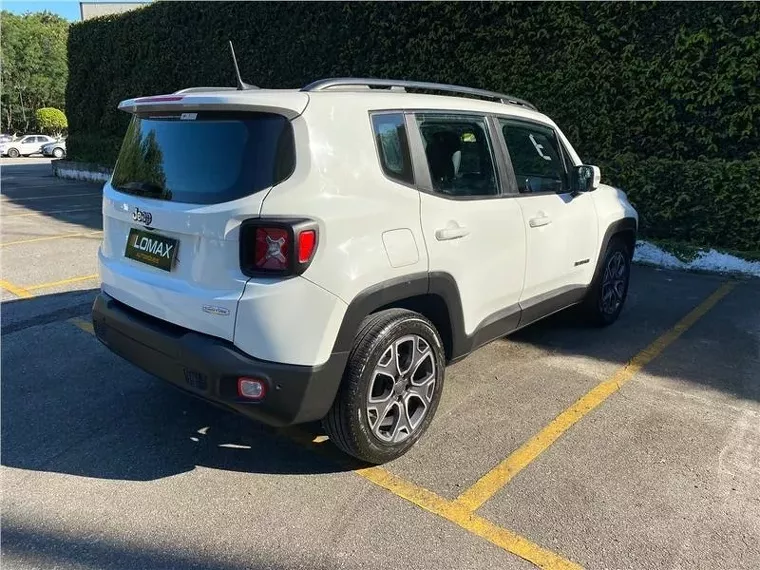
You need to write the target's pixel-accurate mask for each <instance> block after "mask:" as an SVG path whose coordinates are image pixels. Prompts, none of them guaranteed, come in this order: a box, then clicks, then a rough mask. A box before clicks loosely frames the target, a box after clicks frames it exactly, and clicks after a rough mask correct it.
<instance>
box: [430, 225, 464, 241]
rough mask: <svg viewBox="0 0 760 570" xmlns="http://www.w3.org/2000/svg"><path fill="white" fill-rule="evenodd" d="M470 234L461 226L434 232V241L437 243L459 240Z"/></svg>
mask: <svg viewBox="0 0 760 570" xmlns="http://www.w3.org/2000/svg"><path fill="white" fill-rule="evenodd" d="M469 234H470V230H468V229H467V228H465V227H463V226H457V227H453V228H442V229H440V230H436V232H435V239H437V240H438V241H446V240H449V239H459V238H463V237H464V236H466V235H469Z"/></svg>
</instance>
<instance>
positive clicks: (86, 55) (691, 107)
mask: <svg viewBox="0 0 760 570" xmlns="http://www.w3.org/2000/svg"><path fill="white" fill-rule="evenodd" d="M228 39H231V40H232V41H233V42H234V44H235V50H236V52H237V56H238V61H239V63H240V68H241V72H242V75H243V79H244V80H245V81H246V82H248V83H253V84H255V85H259V86H265V87H300V86H303V85H305V84H307V83H309V82H311V81H313V80H315V79H318V78H322V77H336V76H366V77H392V78H398V79H420V80H426V81H440V82H447V83H458V84H462V85H470V86H474V87H483V88H488V89H493V90H496V91H503V92H506V93H510V94H513V95H514V96H517V97H522V98H524V99H528V100H529V101H531V102H533V103H534V104H535V105H536V106H537V107H538V108H539V109H540V110H541V111H543V112H545V113H547V114H548V115H549V116H551V117H552V118H553V119H554V120H555V121H556V122H557V124H558V125H559V126H560V127H561V128H562V129H563V131H564V132H565V134H566V135H567V136H568V138H569V139H570V140H571V141H572V142H573V145H574V146H575V148H576V149H577V150H578V152H579V154H580V155H581V156H582V157H583V159H584V161H585V162H588V163H591V164H599V165H601V166H603V167H604V166H607V167H608V168H607V169H606V170H604V171H603V178H604V179H606V181H609V182H611V183H613V184H618V185H620V186H621V187H625V189H626V191H628V192H629V195H630V197H631V199H632V201H634V202H636V204H637V206H638V207H639V209H640V212H641V214H642V219H643V220H642V221H643V226H642V230H643V232H644V234H645V235H647V234H648V235H652V236H654V235H657V236H663V237H673V238H679V239H680V238H683V239H690V240H699V241H700V242H701V243H703V244H710V245H713V244H714V245H717V244H719V243H720V244H722V245H724V246H727V247H733V248H737V249H745V248H751V249H755V250H757V249H760V216H759V215H758V210H757V207H756V205H757V203H758V200H760V179H759V178H758V169H757V162H756V161H757V160H758V159H760V89H759V88H758V85H760V3H738V2H726V3H718V2H716V3H705V2H699V3H687V2H677V3H676V2H673V3H661V4H651V3H638V2H637V3H606V2H599V3H564V2H563V3H548V2H547V3H540V4H539V3H529V2H520V3H505V2H493V3H474V2H465V3H453V2H445V3H427V2H425V3H422V2H403V3H394V2H373V3H364V2H362V3H338V2H326V3H317V2H302V3H301V2H299V3H295V2H283V3H276V2H272V3H270V2H234V3H220V2H209V3H200V2H199V3H194V2H183V3H181V4H180V3H176V2H156V3H154V4H152V5H150V6H148V7H147V8H143V9H139V10H136V11H133V12H128V13H126V14H122V15H118V16H110V17H106V18H99V19H96V20H90V21H86V22H82V23H79V24H75V25H73V26H72V28H71V32H70V37H69V84H68V89H67V93H66V101H67V115H68V118H69V139H68V147H69V156H71V157H72V158H74V159H78V160H84V161H88V162H99V163H102V164H107V165H110V164H113V162H114V160H115V157H116V154H117V152H118V148H119V141H120V139H121V136H122V135H123V133H124V131H125V129H126V124H127V121H128V116H127V115H126V114H124V113H122V112H120V111H118V110H117V109H116V106H117V105H118V103H119V101H121V100H123V99H126V98H130V97H134V96H140V95H153V94H159V93H168V92H172V91H175V90H177V89H181V88H183V87H189V86H199V85H230V86H232V85H234V84H235V79H234V72H233V68H232V63H231V59H230V55H229V52H228V47H227V40H228ZM632 157H633V158H632ZM745 162H746V164H744V163H745ZM653 172H657V173H658V175H657V176H655V175H654V174H652V173H653ZM676 173H680V174H681V175H683V176H684V178H683V179H682V180H679V178H678V176H677V175H676ZM743 176H747V177H750V178H741V177H743ZM753 176H754V178H752V177H753ZM700 178H701V180H702V182H703V186H699V185H698V184H696V182H695V181H696V180H698V179H700ZM740 178H741V180H740ZM737 181H738V182H739V183H737ZM674 195H675V196H676V198H674V199H672V200H671V197H672V196H674ZM665 196H668V199H667V202H668V204H671V203H672V206H673V208H674V209H673V210H672V211H671V210H669V211H663V210H661V205H662V204H663V199H664V197H665ZM704 197H708V198H709V204H710V206H709V208H708V206H707V202H705V203H703V204H702V206H703V207H704V208H705V209H706V210H705V211H706V212H709V211H710V210H712V212H713V214H715V215H719V213H720V212H723V211H724V210H725V211H726V212H744V214H743V215H744V216H745V217H744V220H746V223H745V224H744V226H746V227H747V228H748V229H745V230H741V229H737V230H735V231H734V230H732V231H731V232H725V231H724V230H725V227H724V225H721V223H717V222H716V223H714V224H713V223H710V224H706V225H705V224H703V222H704V219H703V218H700V217H697V218H694V219H692V216H697V214H698V210H699V207H700V205H699V204H695V203H694V201H699V200H702V199H703V198H704ZM747 203H752V204H755V207H754V209H752V208H749V207H747V206H746V205H747ZM685 205H686V206H688V207H687V210H688V212H690V213H689V214H688V215H686V214H683V213H682V212H681V208H682V207H686V206H685ZM716 208H717V210H715V209H716ZM705 215H707V214H705ZM720 215H722V214H720ZM732 215H733V214H727V215H726V216H725V220H726V223H728V221H729V220H731V218H732ZM747 215H749V216H755V217H754V218H749V219H748V218H747V217H746V216H747ZM734 223H735V225H741V224H738V223H737V222H736V219H734ZM711 228H714V229H711Z"/></svg>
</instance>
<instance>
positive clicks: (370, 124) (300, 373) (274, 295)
mask: <svg viewBox="0 0 760 570" xmlns="http://www.w3.org/2000/svg"><path fill="white" fill-rule="evenodd" d="M411 90H418V91H419V90H427V91H438V92H442V93H447V94H448V95H445V96H442V95H429V94H421V93H412V92H410V91H411ZM459 95H467V96H468V97H466V98H465V97H461V96H459ZM119 108H120V109H122V110H124V111H126V112H128V113H131V114H132V115H133V117H132V121H131V123H130V125H129V127H128V129H127V133H126V136H125V139H124V143H123V146H122V149H121V153H120V155H119V158H118V162H117V164H116V167H115V170H114V173H113V176H112V178H111V180H110V181H109V182H108V183H106V184H105V186H104V197H103V215H104V219H103V224H104V226H103V229H104V239H103V242H102V245H101V248H100V251H99V268H100V276H101V280H102V290H101V293H100V294H99V295H98V297H97V299H96V301H95V303H94V306H93V314H92V317H93V324H94V329H95V332H96V335H97V337H98V338H99V339H100V340H101V341H102V342H103V343H104V344H105V345H106V346H108V347H109V348H110V349H111V350H112V351H114V352H115V353H117V354H119V355H121V356H123V357H124V358H126V359H127V360H129V361H131V362H133V363H134V364H136V365H137V366H139V367H141V368H143V369H145V370H147V371H148V372H151V373H153V374H155V375H156V376H159V377H161V378H163V379H165V380H167V381H168V382H170V383H171V384H173V385H175V386H177V387H179V388H182V389H183V390H185V391H187V392H190V393H192V394H195V395H197V396H200V397H202V398H205V399H207V400H210V401H212V402H215V403H217V404H221V405H223V406H225V407H227V408H229V409H232V410H236V411H237V412H240V413H242V414H245V415H247V416H249V417H251V418H255V419H257V420H260V421H263V422H266V423H269V424H273V425H287V424H294V423H301V422H309V421H313V420H320V419H321V420H323V425H324V427H325V429H326V431H327V433H328V434H329V437H330V438H331V439H332V441H334V442H335V444H336V445H337V446H338V447H340V448H341V449H343V450H344V451H346V452H347V453H349V454H352V455H354V456H356V457H358V458H360V459H362V460H365V461H367V462H371V463H382V462H385V461H388V460H391V459H393V458H396V457H398V456H400V455H401V454H403V453H404V452H406V451H407V450H408V449H409V448H410V447H411V446H412V445H413V444H414V443H415V441H417V440H418V438H419V437H420V436H421V435H422V434H423V433H424V432H425V430H426V429H427V427H428V425H429V424H430V422H431V420H432V419H433V415H434V413H435V410H436V408H437V407H438V404H439V401H440V398H441V393H442V387H443V381H444V368H445V366H446V365H447V364H448V363H450V362H453V361H457V360H459V359H461V358H464V357H465V356H467V355H468V354H469V353H471V352H472V351H474V350H476V349H477V348H478V347H480V346H482V345H484V344H486V343H488V342H490V341H492V340H494V339H497V338H500V337H503V336H504V335H507V334H509V333H511V332H513V331H515V330H517V329H519V328H522V327H524V326H526V325H529V324H530V323H533V322H535V321H537V320H538V319H541V318H543V317H545V316H547V315H550V314H552V313H555V312H557V311H559V310H562V309H565V308H567V307H571V306H574V305H577V306H578V307H579V308H580V309H582V314H584V315H585V317H586V318H587V319H589V320H590V321H592V322H594V323H597V324H599V325H608V324H610V323H612V322H613V321H615V320H616V319H617V318H618V315H619V314H620V312H621V310H622V308H623V304H624V302H625V299H626V295H627V291H628V278H629V270H630V263H631V255H632V253H633V248H634V243H635V239H636V231H637V225H638V216H637V213H636V211H635V210H634V208H633V207H632V206H631V204H630V203H629V202H628V200H627V198H626V195H625V194H624V193H623V192H622V191H621V190H619V189H616V188H614V187H611V186H609V185H606V184H603V183H602V182H601V181H600V172H599V169H598V168H597V167H595V166H589V165H584V164H583V163H582V161H581V159H580V157H579V156H578V154H577V153H576V151H575V150H574V149H573V146H572V144H571V143H570V141H568V140H567V138H566V137H565V135H564V134H563V133H562V131H561V130H560V129H559V128H558V127H557V125H556V124H555V123H554V122H553V121H552V120H551V119H550V118H549V117H547V116H546V115H544V114H542V113H540V112H539V111H537V110H536V109H535V108H534V107H533V106H532V105H531V104H529V103H527V102H525V101H521V100H519V99H515V98H513V97H510V96H508V95H503V94H499V93H493V92H489V91H481V90H475V89H470V88H466V87H458V86H451V85H440V84H428V83H418V82H408V81H386V80H371V79H328V80H321V81H318V82H316V83H314V84H311V85H309V86H307V87H304V88H303V89H300V90H284V91H283V90H266V89H240V90H237V91H235V90H226V89H224V88H195V89H188V90H183V91H179V92H177V93H174V94H171V95H162V96H156V97H143V98H137V99H130V100H127V101H124V102H122V103H121V104H120V106H119Z"/></svg>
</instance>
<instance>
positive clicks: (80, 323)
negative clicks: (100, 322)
mask: <svg viewBox="0 0 760 570" xmlns="http://www.w3.org/2000/svg"><path fill="white" fill-rule="evenodd" d="M69 322H70V323H71V324H72V325H74V326H76V327H79V328H80V329H82V330H83V331H84V332H86V333H90V334H91V335H94V334H95V330H94V329H93V328H92V323H91V322H90V321H86V320H84V319H82V318H80V317H74V318H72V319H69Z"/></svg>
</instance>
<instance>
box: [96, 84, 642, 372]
mask: <svg viewBox="0 0 760 570" xmlns="http://www.w3.org/2000/svg"><path fill="white" fill-rule="evenodd" d="M180 95H181V96H168V97H164V98H161V97H157V98H142V99H141V98H137V99H131V100H128V101H125V102H123V103H122V104H121V105H120V108H121V109H123V110H125V111H127V112H136V111H138V110H146V109H150V110H152V111H155V112H159V113H160V112H161V111H166V110H179V111H182V112H187V113H193V112H198V111H202V110H237V111H242V110H245V111H269V112H277V113H280V114H283V115H285V116H286V117H287V118H288V119H290V120H291V121H292V125H293V129H294V136H295V144H296V156H297V158H296V166H295V171H294V172H293V174H292V175H291V176H290V177H289V178H287V179H286V180H284V181H282V182H281V183H279V184H277V185H276V186H275V187H273V188H271V189H269V190H268V191H262V192H259V193H256V194H254V195H251V196H247V197H244V198H240V199H238V200H234V201H230V202H222V203H218V204H210V205H195V204H185V203H176V202H168V201H164V200H157V199H149V198H141V197H138V196H132V195H129V194H124V193H122V192H119V191H117V190H116V189H114V188H113V186H112V185H111V183H110V181H109V182H108V183H106V184H105V186H104V200H103V216H104V240H103V244H102V246H101V248H100V253H99V261H100V273H101V279H102V283H103V285H102V287H103V291H104V292H105V293H107V294H109V295H111V296H112V297H114V298H115V299H117V300H119V301H121V302H123V303H125V304H127V305H129V306H131V307H133V308H135V309H137V310H139V311H142V312H144V313H147V314H150V315H152V316H155V317H157V318H159V319H163V320H165V321H168V322H171V323H174V324H177V325H180V326H182V327H185V328H188V329H191V330H194V331H197V332H200V333H205V334H208V335H211V336H215V337H218V338H221V339H224V340H227V341H230V342H233V343H234V344H235V346H236V347H237V348H239V349H240V350H241V351H243V352H245V353H247V354H249V355H251V356H253V357H255V358H260V359H263V360H268V361H274V362H280V363H287V364H299V365H312V366H313V365H318V364H321V363H324V362H325V361H326V360H327V358H328V356H329V355H330V350H331V348H332V347H333V345H334V342H335V339H336V336H337V334H338V329H339V328H340V324H341V322H342V320H343V317H344V315H345V312H346V308H347V306H348V305H349V304H350V303H351V301H352V300H354V299H355V298H356V297H357V295H359V294H360V293H361V292H362V291H364V290H366V289H368V288H370V287H372V286H374V285H376V284H378V283H382V282H384V281H387V280H389V279H393V278H403V277H404V276H410V275H418V274H421V273H423V274H424V273H425V272H435V271H443V272H447V273H449V274H450V275H452V276H453V277H454V279H455V281H456V284H457V287H458V289H459V293H460V296H461V300H462V309H463V313H464V314H463V318H464V323H465V329H466V332H467V333H470V332H472V331H473V330H475V328H476V327H477V326H478V325H479V324H481V323H482V322H483V321H484V320H486V319H487V318H488V317H489V316H490V315H493V314H494V313H497V312H498V311H500V310H505V309H508V308H510V307H513V306H515V305H516V304H518V303H519V302H520V301H524V300H526V299H531V298H535V297H537V296H541V295H547V294H551V292H552V291H555V290H557V289H560V288H562V287H564V286H568V285H587V284H589V283H590V281H591V278H592V275H593V271H594V266H595V263H596V259H597V258H598V256H599V255H600V247H601V240H602V236H603V235H604V233H605V231H606V229H607V228H608V227H609V225H610V224H611V223H613V222H615V221H616V220H620V219H621V218H623V217H633V218H635V219H637V215H636V212H635V211H634V210H633V208H632V207H631V206H630V204H629V203H628V202H627V200H626V199H625V196H624V194H622V192H620V191H619V190H615V189H613V188H610V187H608V186H605V185H600V186H599V188H598V189H596V190H595V191H594V192H590V193H585V194H581V195H579V196H575V197H570V196H567V195H551V196H529V195H524V196H503V197H500V198H499V199H492V200H469V201H454V200H447V199H444V198H442V197H440V196H436V195H432V194H428V193H424V192H419V191H417V190H416V189H415V188H413V187H410V186H408V185H405V184H402V183H399V182H395V181H393V180H390V179H389V178H387V177H386V176H385V175H384V174H383V172H382V170H381V168H380V165H379V161H378V152H377V149H376V144H375V140H374V136H373V131H372V125H371V122H370V119H369V113H370V112H376V111H383V110H399V109H404V110H408V111H414V110H422V109H424V110H427V111H431V110H432V111H435V110H438V111H443V112H447V111H448V112H451V111H466V112H468V113H473V114H491V115H496V116H503V117H516V118H523V119H529V120H532V121H536V122H539V123H542V124H543V125H546V126H549V127H551V128H553V129H555V131H556V132H557V133H558V135H559V137H560V139H562V140H563V141H564V143H565V145H566V147H567V149H568V151H569V154H570V157H571V159H572V162H573V163H574V164H581V161H580V158H579V157H578V155H577V153H576V152H575V150H574V149H573V148H572V146H571V145H570V143H569V141H567V140H566V138H565V137H564V135H563V134H562V133H561V131H560V130H559V129H558V128H557V126H556V125H555V124H554V123H553V122H552V121H551V120H550V119H549V118H548V117H546V116H545V115H543V114H541V113H538V112H536V111H533V110H530V109H528V108H525V107H521V106H517V105H511V104H501V103H494V102H488V101H481V100H476V99H470V98H458V97H443V96H432V95H420V94H410V93H403V94H400V93H395V92H394V93H391V92H378V91H361V92H358V93H357V92H342V91H325V92H310V93H305V92H301V91H290V90H255V91H214V92H200V93H197V92H191V91H186V92H184V94H182V92H180ZM135 208H139V209H140V210H144V211H149V212H151V214H152V219H153V221H152V223H151V228H153V229H154V230H155V231H156V232H159V233H161V234H164V235H166V236H169V237H174V238H176V239H178V240H179V249H178V255H179V260H178V262H177V264H176V267H175V269H174V270H173V271H171V272H166V271H162V270H159V269H154V268H152V267H149V266H146V265H144V264H141V263H138V262H136V261H133V260H131V259H126V258H125V257H124V249H125V245H126V240H127V235H128V233H129V229H130V228H132V227H142V225H141V224H138V223H136V222H135V221H134V220H133V219H132V213H133V212H134V209H135ZM542 214H543V215H542ZM260 216H261V217H266V216H288V217H308V218H310V219H312V220H314V221H315V222H316V223H317V225H318V229H319V244H318V247H317V249H316V254H315V257H314V259H313V261H312V262H311V265H310V266H309V267H308V269H307V270H306V271H305V272H304V273H303V275H301V276H298V277H293V278H287V279H279V278H276V277H267V278H249V277H247V276H246V275H244V274H243V273H242V271H241V269H240V262H239V248H240V243H239V237H240V224H241V222H243V221H244V220H246V219H249V218H256V217H260ZM546 217H548V218H550V221H551V223H549V224H538V225H536V224H535V223H534V224H533V225H531V220H534V219H535V218H546ZM412 247H414V250H415V251H412ZM585 259H588V260H589V261H588V262H584V263H582V264H579V265H576V262H578V261H582V260H585Z"/></svg>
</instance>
